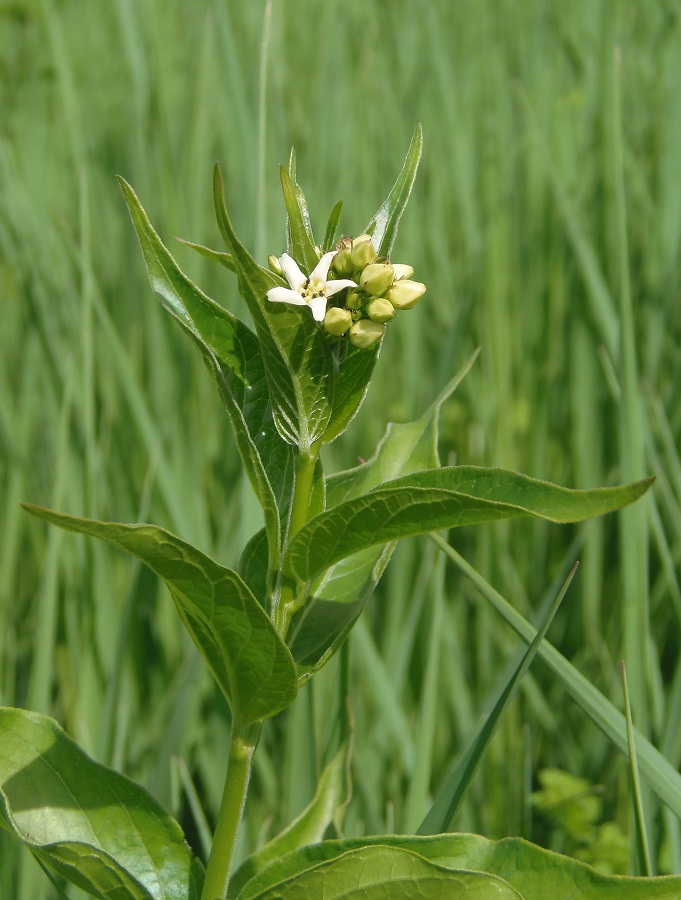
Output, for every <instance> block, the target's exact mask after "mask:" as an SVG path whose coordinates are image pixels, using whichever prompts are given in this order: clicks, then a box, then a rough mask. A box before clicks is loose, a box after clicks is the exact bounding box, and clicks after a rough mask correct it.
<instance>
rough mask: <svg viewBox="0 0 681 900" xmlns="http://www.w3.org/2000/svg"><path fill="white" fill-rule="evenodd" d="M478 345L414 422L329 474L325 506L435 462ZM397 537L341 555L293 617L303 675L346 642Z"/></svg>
mask: <svg viewBox="0 0 681 900" xmlns="http://www.w3.org/2000/svg"><path fill="white" fill-rule="evenodd" d="M477 355H478V351H476V352H475V353H474V354H473V355H472V356H471V357H470V359H469V360H468V361H467V362H466V364H465V365H464V366H463V368H462V369H461V370H460V371H459V372H458V373H457V374H456V375H455V376H454V378H452V379H451V381H450V382H449V383H448V384H447V385H446V386H445V388H444V389H443V390H442V391H441V392H440V394H439V396H438V397H437V398H436V399H435V401H434V402H433V403H432V404H431V406H430V407H429V408H428V409H427V410H426V411H425V413H424V414H423V415H422V416H420V417H419V418H418V419H416V420H415V421H413V422H407V423H402V424H396V423H390V424H389V425H388V428H387V430H386V433H385V435H384V436H383V438H382V439H381V441H380V443H379V445H378V447H377V448H376V452H375V453H374V455H373V456H372V457H371V459H369V460H368V461H367V462H365V463H362V464H361V465H360V466H356V467H355V468H353V469H349V470H348V471H345V472H340V473H338V474H336V475H332V476H330V477H329V478H327V480H326V488H327V507H331V506H335V505H336V504H338V503H341V502H342V501H344V500H349V499H351V498H353V497H356V496H359V495H360V494H363V493H366V491H368V490H370V489H371V488H373V487H376V486H377V485H378V484H381V483H382V482H384V481H387V480H389V479H391V478H396V477H398V476H399V475H405V474H407V473H409V472H415V471H420V470H421V469H423V468H429V467H437V466H439V464H440V460H439V457H438V453H437V434H438V423H439V417H440V409H441V407H442V405H443V403H445V401H446V400H447V399H448V398H449V397H450V396H451V395H452V393H453V392H454V391H455V390H456V388H457V387H458V386H459V384H460V383H461V381H462V380H463V378H464V377H465V375H466V374H467V372H468V371H469V370H470V368H471V366H472V365H473V363H474V362H475V359H476V358H477ZM394 546H395V545H394V543H389V544H387V545H386V546H378V547H369V548H367V549H365V550H361V551H360V552H359V553H354V554H353V555H352V556H350V557H348V558H347V559H343V560H340V562H338V563H336V564H335V565H334V566H332V567H331V569H329V571H328V572H327V573H326V574H325V575H324V578H323V580H322V581H321V583H320V584H319V585H318V586H317V588H316V590H315V591H314V598H313V600H312V601H310V602H309V603H307V604H306V605H305V607H304V608H303V609H302V610H301V612H300V613H298V615H297V616H296V617H294V619H293V622H292V624H291V629H290V631H289V646H290V647H291V652H292V653H293V656H294V659H295V660H296V662H297V663H298V672H299V674H300V676H301V677H303V678H308V677H310V676H311V675H312V674H314V673H315V672H316V671H318V670H319V669H320V668H321V667H322V666H323V665H324V664H325V663H326V662H327V661H328V659H330V657H331V656H332V655H333V654H334V653H335V652H336V650H337V649H338V647H340V645H341V644H342V643H343V641H344V640H345V638H346V637H347V635H348V633H349V632H350V630H351V629H352V626H353V625H354V624H355V622H356V621H357V618H358V616H359V615H360V613H361V612H362V609H363V608H364V606H365V604H366V602H367V600H368V599H369V597H370V596H371V594H372V593H373V591H374V588H375V587H376V585H377V584H378V581H379V579H380V578H381V576H382V574H383V572H384V571H385V568H386V566H387V565H388V562H389V561H390V557H391V555H392V552H393V550H394Z"/></svg>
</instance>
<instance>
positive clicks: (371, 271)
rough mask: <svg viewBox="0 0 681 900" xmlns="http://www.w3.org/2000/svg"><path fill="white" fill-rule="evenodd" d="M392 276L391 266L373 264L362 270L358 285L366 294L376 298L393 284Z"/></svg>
mask: <svg viewBox="0 0 681 900" xmlns="http://www.w3.org/2000/svg"><path fill="white" fill-rule="evenodd" d="M394 275H395V273H394V271H393V267H392V266H391V265H388V264H387V263H373V265H371V266H367V267H366V268H365V269H364V271H363V272H362V274H361V276H360V279H359V284H360V287H361V288H362V289H363V290H365V291H366V292H367V294H372V295H373V296H374V297H378V296H380V294H382V293H383V291H385V290H386V288H389V287H390V285H391V284H392V283H393V278H394Z"/></svg>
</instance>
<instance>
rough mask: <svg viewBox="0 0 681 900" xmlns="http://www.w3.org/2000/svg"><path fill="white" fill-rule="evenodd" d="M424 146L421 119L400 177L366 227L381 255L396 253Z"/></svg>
mask: <svg viewBox="0 0 681 900" xmlns="http://www.w3.org/2000/svg"><path fill="white" fill-rule="evenodd" d="M422 150H423V129H422V128H421V125H420V123H419V124H417V125H416V128H415V129H414V134H413V136H412V139H411V144H410V145H409V150H408V151H407V156H406V158H405V160H404V165H403V166H402V171H401V172H400V174H399V176H398V178H397V181H396V182H395V184H394V185H393V187H392V190H391V191H390V193H389V194H388V196H387V197H386V199H385V200H384V201H383V203H382V204H381V206H380V207H379V209H378V212H377V213H376V215H375V216H374V217H373V218H372V220H371V221H370V222H369V224H368V225H367V227H366V228H365V229H364V230H365V232H367V234H370V235H371V236H372V238H373V242H374V247H376V251H377V253H378V255H379V256H390V254H391V253H392V249H393V244H394V243H395V238H396V237H397V229H398V226H399V224H400V218H401V217H402V213H403V212H404V209H405V207H406V205H407V201H408V200H409V195H410V194H411V189H412V186H413V184H414V179H415V178H416V172H417V170H418V167H419V162H420V160H421V151H422Z"/></svg>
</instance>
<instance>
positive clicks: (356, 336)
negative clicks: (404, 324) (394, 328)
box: [349, 319, 385, 350]
mask: <svg viewBox="0 0 681 900" xmlns="http://www.w3.org/2000/svg"><path fill="white" fill-rule="evenodd" d="M349 334H350V343H352V344H354V345H355V347H359V349H360V350H368V349H369V348H370V347H373V346H374V344H377V343H378V342H379V341H380V340H381V338H382V337H383V335H384V334H385V325H381V324H380V322H372V321H371V319H360V320H359V322H355V324H354V325H353V326H352V328H351V329H350V332H349Z"/></svg>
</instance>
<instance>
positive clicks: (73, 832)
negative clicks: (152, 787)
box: [0, 708, 203, 900]
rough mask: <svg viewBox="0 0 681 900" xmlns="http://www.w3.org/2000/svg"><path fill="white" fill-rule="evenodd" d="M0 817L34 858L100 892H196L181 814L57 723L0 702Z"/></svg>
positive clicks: (176, 896) (167, 896) (189, 896)
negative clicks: (86, 749) (97, 759)
mask: <svg viewBox="0 0 681 900" xmlns="http://www.w3.org/2000/svg"><path fill="white" fill-rule="evenodd" d="M0 814H1V817H0V822H2V820H3V818H4V821H5V822H6V823H7V826H8V827H9V829H10V830H11V831H13V832H14V834H15V835H16V836H17V837H18V838H19V840H20V841H21V842H22V843H23V844H25V845H26V846H27V847H29V848H30V849H31V851H32V852H33V853H34V854H35V855H36V856H37V858H38V859H39V861H41V862H42V863H44V864H45V865H47V866H49V867H51V868H52V869H54V870H55V871H56V872H58V873H59V874H60V875H62V876H63V877H64V878H66V879H67V880H69V881H71V882H72V883H73V884H76V885H78V886H79V887H81V888H83V889H84V890H86V891H89V892H90V893H91V894H92V895H93V896H94V897H100V898H103V900H149V898H154V900H198V898H199V896H200V893H201V887H202V882H203V872H202V869H201V865H200V863H199V862H198V860H196V859H194V858H193V857H192V854H191V851H190V849H189V847H188V846H187V844H186V843H185V841H184V835H183V834H182V830H181V828H180V826H179V825H178V824H177V822H176V821H175V820H174V819H172V818H171V817H170V816H169V815H168V814H167V813H166V812H165V811H164V810H163V809H162V807H161V806H160V805H159V804H158V803H157V802H156V800H154V798H153V797H152V796H151V795H150V794H149V793H148V792H147V791H145V790H144V788H142V787H140V786H139V785H137V784H135V783H134V782H133V781H130V779H128V778H125V777H124V776H123V775H120V774H118V773H117V772H114V771H113V770H111V769H108V768H106V767H105V766H101V765H99V764H98V763H96V762H94V760H92V759H90V757H89V756H87V755H86V754H85V752H84V751H83V750H81V748H80V747H78V745H77V744H75V743H74V741H72V740H71V738H70V737H68V736H67V735H66V734H65V733H64V732H63V731H62V729H61V728H60V727H59V725H57V723H56V722H55V721H54V720H53V719H50V718H48V717H47V716H41V715H38V713H33V712H26V711H25V710H19V709H5V708H3V709H0Z"/></svg>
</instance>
